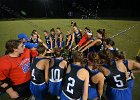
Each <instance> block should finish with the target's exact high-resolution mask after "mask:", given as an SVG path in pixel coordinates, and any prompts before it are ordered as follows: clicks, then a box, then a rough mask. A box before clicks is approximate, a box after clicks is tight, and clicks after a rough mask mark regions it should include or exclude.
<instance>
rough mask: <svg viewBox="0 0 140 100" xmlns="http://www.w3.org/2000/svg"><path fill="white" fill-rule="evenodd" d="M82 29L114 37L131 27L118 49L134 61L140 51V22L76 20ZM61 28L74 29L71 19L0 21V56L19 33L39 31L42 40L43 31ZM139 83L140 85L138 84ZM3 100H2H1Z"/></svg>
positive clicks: (118, 40) (136, 99) (139, 91)
mask: <svg viewBox="0 0 140 100" xmlns="http://www.w3.org/2000/svg"><path fill="white" fill-rule="evenodd" d="M74 21H76V22H77V24H78V27H79V28H80V29H82V30H83V29H84V27H86V26H88V27H90V28H91V29H92V31H93V32H94V33H95V32H96V30H97V29H99V28H104V29H106V33H107V36H108V37H110V36H113V35H114V34H117V33H119V32H120V31H123V30H125V29H128V28H129V27H132V26H134V28H132V29H130V30H129V31H127V32H125V33H124V34H122V35H120V36H117V37H115V38H114V40H115V42H116V47H118V48H119V49H120V50H123V51H125V53H126V57H127V58H131V59H133V58H134V57H135V56H136V54H137V52H138V50H139V49H140V21H127V20H93V19H92V20H91V19H90V20H87V19H86V20H81V19H74ZM56 27H60V28H61V30H62V32H63V33H64V34H65V33H66V30H69V29H72V28H71V26H70V19H46V20H45V19H39V20H15V21H0V55H2V54H4V52H5V49H4V46H5V42H6V41H7V40H9V39H16V38H17V35H18V34H19V33H22V32H23V33H26V34H27V35H28V36H30V33H31V31H32V30H33V29H36V30H38V32H39V33H40V34H41V38H42V40H44V37H43V30H45V29H46V30H48V31H49V30H50V29H51V28H56ZM137 82H138V83H137ZM138 84H140V79H139V78H138V74H137V77H136V85H135V88H134V92H133V93H134V94H133V97H134V100H139V97H140V95H139V94H140V85H138ZM0 100H1V99H0Z"/></svg>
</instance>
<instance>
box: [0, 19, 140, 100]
mask: <svg viewBox="0 0 140 100" xmlns="http://www.w3.org/2000/svg"><path fill="white" fill-rule="evenodd" d="M71 27H72V28H73V31H71V30H68V31H67V34H66V36H65V38H64V35H63V33H62V31H61V29H60V28H59V27H57V28H56V30H55V29H54V28H52V29H51V30H50V32H48V31H47V30H44V37H45V42H46V43H45V42H43V40H42V39H41V36H40V34H39V33H38V32H37V31H36V30H33V31H32V33H31V37H30V38H28V36H27V35H26V34H24V33H20V34H19V35H18V39H17V40H8V41H7V42H6V45H5V48H6V51H5V55H3V56H1V57H0V96H2V95H4V94H5V93H7V94H8V95H9V96H10V98H12V99H15V100H32V99H33V98H31V97H34V98H35V100H132V89H133V86H134V79H135V77H134V75H133V72H132V70H133V69H135V68H140V63H138V62H137V61H135V60H131V59H128V60H127V59H126V58H125V55H124V53H123V52H122V51H120V50H119V49H118V48H116V47H115V42H114V41H113V40H112V39H110V38H107V37H106V32H105V29H98V30H97V31H96V33H93V32H92V31H91V30H90V29H89V28H88V27H85V29H84V31H82V30H80V29H78V27H77V24H76V23H74V22H71ZM64 39H65V40H64Z"/></svg>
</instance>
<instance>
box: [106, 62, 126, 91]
mask: <svg viewBox="0 0 140 100" xmlns="http://www.w3.org/2000/svg"><path fill="white" fill-rule="evenodd" d="M104 67H105V68H107V69H108V70H109V71H110V74H109V75H108V76H106V82H107V86H109V87H112V88H117V89H124V88H127V87H128V84H127V81H126V74H125V72H120V71H119V70H118V69H117V66H116V62H113V65H112V66H109V65H108V64H106V65H104Z"/></svg>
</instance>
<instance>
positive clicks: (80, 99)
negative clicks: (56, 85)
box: [60, 91, 82, 100]
mask: <svg viewBox="0 0 140 100" xmlns="http://www.w3.org/2000/svg"><path fill="white" fill-rule="evenodd" d="M60 100H82V98H79V99H72V98H70V97H68V96H67V95H66V94H65V93H64V92H63V91H62V92H61V96H60Z"/></svg>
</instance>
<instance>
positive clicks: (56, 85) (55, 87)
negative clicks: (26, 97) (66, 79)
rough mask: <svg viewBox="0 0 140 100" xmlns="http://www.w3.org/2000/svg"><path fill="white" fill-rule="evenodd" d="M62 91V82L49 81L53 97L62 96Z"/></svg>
mask: <svg viewBox="0 0 140 100" xmlns="http://www.w3.org/2000/svg"><path fill="white" fill-rule="evenodd" d="M61 91H62V82H51V81H49V92H50V94H51V95H55V96H60V95H61Z"/></svg>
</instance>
